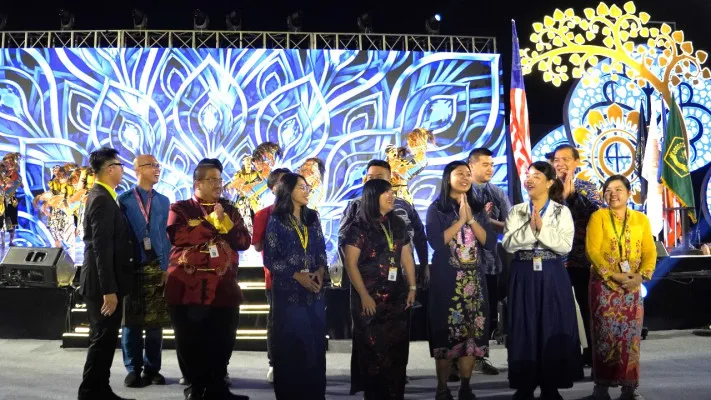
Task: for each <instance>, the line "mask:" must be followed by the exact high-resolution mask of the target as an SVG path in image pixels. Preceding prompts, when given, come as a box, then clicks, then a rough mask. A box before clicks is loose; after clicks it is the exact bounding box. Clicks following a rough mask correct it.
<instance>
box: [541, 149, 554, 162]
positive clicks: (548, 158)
mask: <svg viewBox="0 0 711 400" xmlns="http://www.w3.org/2000/svg"><path fill="white" fill-rule="evenodd" d="M543 156H544V157H545V158H546V160H548V161H553V159H554V158H555V151H551V152H549V153H546V154H544V155H543Z"/></svg>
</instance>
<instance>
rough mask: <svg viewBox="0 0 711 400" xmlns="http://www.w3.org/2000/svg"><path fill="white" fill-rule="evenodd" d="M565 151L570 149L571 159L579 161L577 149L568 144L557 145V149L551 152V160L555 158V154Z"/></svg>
mask: <svg viewBox="0 0 711 400" xmlns="http://www.w3.org/2000/svg"><path fill="white" fill-rule="evenodd" d="M565 149H570V151H572V152H573V158H575V159H576V160H580V152H579V151H578V149H577V147H575V146H573V145H572V144H570V143H563V144H559V145H558V147H556V148H555V150H553V158H555V153H557V152H559V151H561V150H565Z"/></svg>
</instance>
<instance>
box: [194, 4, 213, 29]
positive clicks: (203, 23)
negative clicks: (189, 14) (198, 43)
mask: <svg viewBox="0 0 711 400" xmlns="http://www.w3.org/2000/svg"><path fill="white" fill-rule="evenodd" d="M208 26H210V17H209V16H208V15H207V14H205V13H204V12H202V10H200V9H199V8H198V9H197V10H195V15H194V16H193V28H194V29H195V30H196V31H202V30H205V29H207V27H208Z"/></svg>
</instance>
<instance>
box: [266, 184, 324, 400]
mask: <svg viewBox="0 0 711 400" xmlns="http://www.w3.org/2000/svg"><path fill="white" fill-rule="evenodd" d="M310 190H311V188H310V187H309V185H308V184H306V180H305V179H304V177H303V176H301V175H298V174H292V173H288V174H284V175H283V176H282V177H281V179H280V180H279V185H278V189H277V193H276V202H275V203H274V211H273V212H272V215H271V217H270V218H269V222H268V224H267V230H266V234H265V241H264V265H266V266H267V268H269V270H270V271H271V273H272V278H273V283H272V305H271V306H272V307H274V308H273V309H272V316H273V331H272V361H273V363H274V392H275V394H276V398H277V400H279V399H313V400H322V399H325V396H326V307H325V298H324V293H323V277H324V274H325V271H326V267H327V265H326V242H325V240H324V237H323V233H322V231H321V223H320V221H319V216H318V214H317V213H316V211H314V210H311V209H309V208H308V207H307V204H308V203H309V192H310Z"/></svg>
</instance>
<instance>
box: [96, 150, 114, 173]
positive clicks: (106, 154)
mask: <svg viewBox="0 0 711 400" xmlns="http://www.w3.org/2000/svg"><path fill="white" fill-rule="evenodd" d="M118 154H119V152H118V150H116V149H112V148H111V147H102V148H100V149H99V150H94V151H92V152H91V154H89V164H91V168H92V169H93V170H94V171H96V172H97V173H98V172H99V171H101V168H103V167H104V166H105V164H106V162H107V161H110V160H114V159H116V158H117V157H118Z"/></svg>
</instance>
